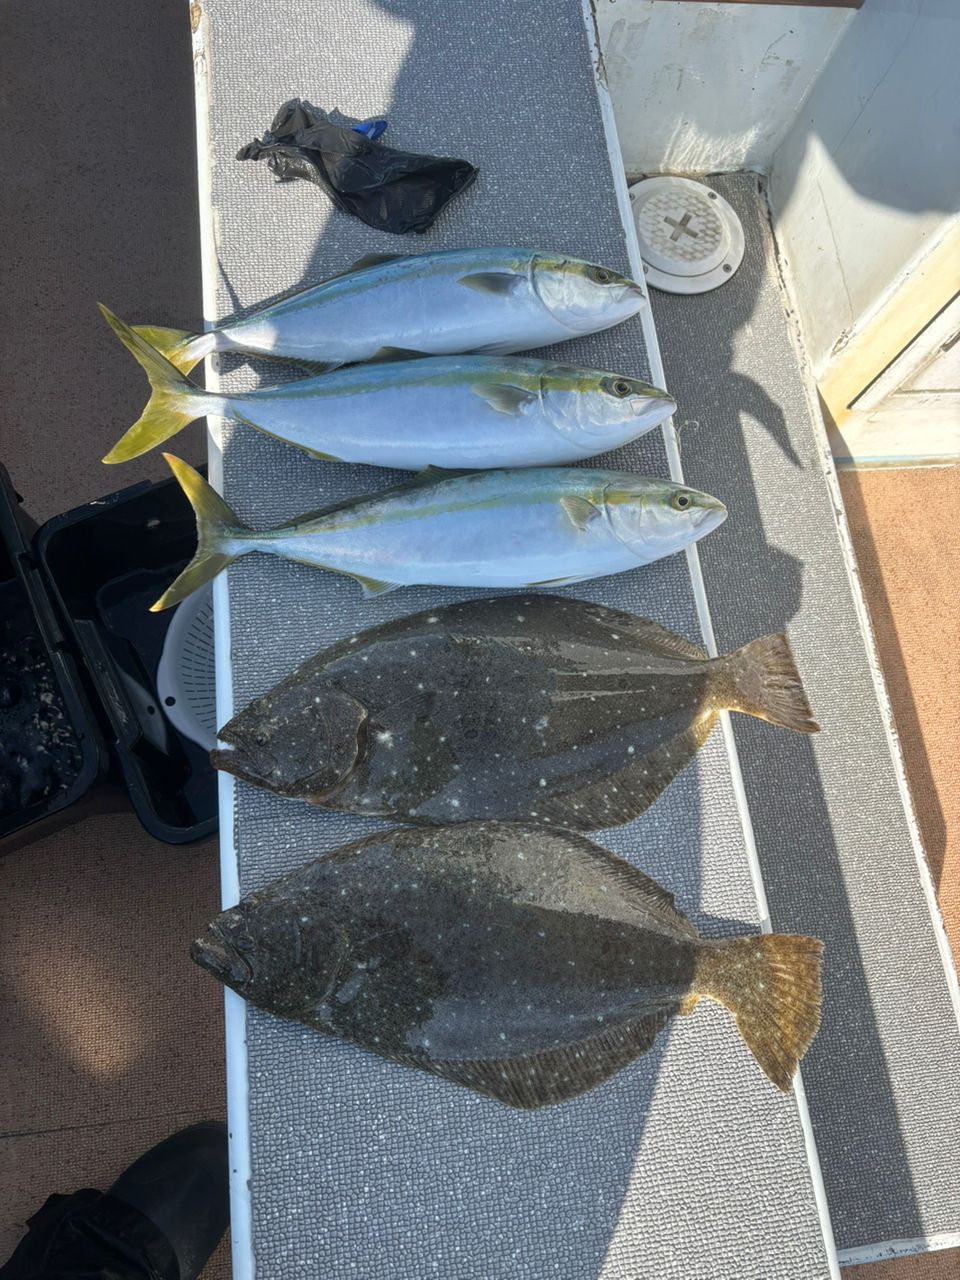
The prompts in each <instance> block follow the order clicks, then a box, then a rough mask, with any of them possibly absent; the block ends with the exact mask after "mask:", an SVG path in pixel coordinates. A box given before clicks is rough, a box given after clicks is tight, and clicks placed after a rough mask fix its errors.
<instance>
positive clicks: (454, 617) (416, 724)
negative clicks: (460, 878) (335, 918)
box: [211, 595, 817, 831]
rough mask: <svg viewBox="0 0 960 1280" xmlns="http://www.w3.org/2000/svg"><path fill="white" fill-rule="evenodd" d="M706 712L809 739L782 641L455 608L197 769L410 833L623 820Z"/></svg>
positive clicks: (230, 739)
mask: <svg viewBox="0 0 960 1280" xmlns="http://www.w3.org/2000/svg"><path fill="white" fill-rule="evenodd" d="M724 708H726V709H729V710H734V711H742V712H745V713H746V714H747V715H752V716H758V717H760V718H761V719H764V720H770V721H772V722H773V723H775V724H779V725H784V726H786V727H787V728H790V729H796V730H799V731H801V732H804V733H812V732H813V731H815V730H816V728H817V726H816V725H815V724H814V722H813V720H812V719H811V716H810V708H809V706H808V705H807V700H806V697H805V695H804V692H803V687H802V685H801V683H800V677H799V676H798V674H797V671H796V667H795V665H794V662H793V658H792V656H791V653H790V648H789V645H788V643H787V640H786V637H785V636H765V637H763V638H762V639H759V640H755V641H753V642H752V643H751V644H748V645H746V646H745V647H744V648H742V649H739V650H738V651H737V652H736V653H732V654H728V655H726V656H723V657H720V658H714V659H709V658H707V657H706V655H705V654H704V653H703V651H702V650H701V649H699V648H697V647H696V646H695V645H693V644H691V643H690V642H689V641H688V640H685V639H684V638H683V637H682V636H679V635H675V634H674V633H673V632H671V631H668V630H666V628H664V627H662V626H660V625H659V624H658V623H656V622H651V621H650V620H649V619H647V618H637V617H634V616H632V615H631V614H628V613H623V612H621V611H619V610H616V609H606V608H603V607H602V606H600V605H596V604H588V603H586V602H585V601H582V600H574V599H568V598H563V597H560V596H550V595H536V596H529V597H527V596H521V595H513V596H501V597H498V598H495V599H490V600H470V601H467V602H466V603H461V604H452V605H447V606H445V607H444V608H440V609H435V610H428V611H426V612H423V613H418V614H415V615H413V616H412V617H409V618H401V619H399V620H397V621H395V622H388V623H386V624H384V625H383V626H379V627H375V628H373V629H372V630H370V631H365V632H361V633H360V634H359V635H354V636H350V637H348V638H347V639H346V640H342V641H340V642H339V643H337V644H335V645H333V646H332V647H331V648H329V649H326V650H325V651H324V652H322V653H320V654H318V655H317V656H316V657H314V658H311V659H309V660H308V661H307V662H305V663H304V664H303V665H302V666H301V667H300V668H299V669H298V670H297V671H295V672H294V673H293V675H291V676H290V677H289V678H288V679H286V680H284V681H282V682H281V683H280V684H278V685H275V686H274V688H272V689H271V690H270V691H269V692H268V693H266V694H264V695H263V696H262V697H260V698H258V699H257V700H256V701H254V702H252V703H251V704H250V705H249V706H248V707H247V708H246V709H245V710H244V711H242V712H241V713H240V714H239V715H237V716H235V717H234V718H233V719H232V720H231V721H230V723H229V724H227V725H226V726H225V727H224V728H223V729H222V730H221V731H220V738H221V740H222V741H223V742H224V743H225V744H226V747H225V749H223V750H218V751H214V752H213V753H212V756H211V758H212V760H213V762H214V764H215V765H216V766H217V768H219V769H225V770H227V771H228V772H230V773H233V774H235V775H236V776H237V777H238V778H242V779H244V780H245V781H247V782H252V783H254V784H256V785H257V786H261V787H268V788H270V789H271V790H273V791H276V792H278V793H279V794H280V795H285V796H291V797H294V798H299V799H303V800H308V801H311V802H312V803H313V804H317V805H322V806H324V807H325V808H328V809H340V810H345V811H347V812H350V813H360V814H379V815H383V816H385V817H392V818H400V819H404V820H406V821H412V822H427V823H448V822H463V821H472V820H480V819H495V820H510V821H533V822H538V823H557V824H559V825H561V826H565V827H571V828H574V829H577V830H581V831H596V830H599V829H601V828H603V827H610V826H617V825H619V824H621V823H624V822H629V821H630V820H631V819H633V818H635V817H637V815H638V814H640V813H642V812H643V811H644V810H645V809H646V808H647V807H648V806H649V805H651V804H652V803H653V801H654V800H655V799H656V798H657V796H658V795H659V794H660V792H661V791H662V790H663V789H664V787H666V786H667V784H668V783H669V782H670V781H671V779H673V778H674V777H676V775H677V774H678V773H679V772H680V770H681V769H682V768H683V767H684V765H686V764H687V763H688V761H690V760H691V759H692V758H693V756H694V755H695V754H696V752H697V750H698V749H699V748H700V747H701V746H702V744H703V743H704V742H705V741H706V739H707V737H708V735H709V734H710V732H711V730H712V729H713V727H714V725H715V724H716V723H717V719H718V716H719V713H720V711H721V710H723V709H724Z"/></svg>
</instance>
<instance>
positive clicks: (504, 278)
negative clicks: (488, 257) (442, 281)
mask: <svg viewBox="0 0 960 1280" xmlns="http://www.w3.org/2000/svg"><path fill="white" fill-rule="evenodd" d="M525 281H526V276H518V275H514V274H513V272H512V271H473V272H471V273H470V275H466V276H461V277H460V283H461V284H465V285H466V286H467V288H468V289H476V291H477V292H478V293H489V294H493V295H494V296H496V297H499V298H506V297H509V296H510V294H511V293H513V292H514V290H516V289H519V288H521V287H522V286H523V284H524V283H525Z"/></svg>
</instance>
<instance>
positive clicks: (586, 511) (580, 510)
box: [560, 494, 600, 532]
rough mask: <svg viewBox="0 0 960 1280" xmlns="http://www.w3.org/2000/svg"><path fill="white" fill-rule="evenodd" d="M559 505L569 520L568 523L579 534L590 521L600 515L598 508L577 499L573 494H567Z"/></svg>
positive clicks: (585, 500)
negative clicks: (578, 530)
mask: <svg viewBox="0 0 960 1280" xmlns="http://www.w3.org/2000/svg"><path fill="white" fill-rule="evenodd" d="M560 505H561V507H563V509H564V511H565V512H566V513H567V516H568V517H569V519H570V523H571V524H572V525H573V526H574V527H575V528H577V529H580V530H581V532H582V531H583V530H584V529H586V528H587V526H588V525H589V524H590V522H591V521H592V520H596V518H597V516H599V515H600V508H599V507H597V506H594V504H593V503H592V502H589V501H588V500H587V499H586V498H578V497H577V496H576V495H575V494H569V495H568V496H567V497H565V498H561V499H560Z"/></svg>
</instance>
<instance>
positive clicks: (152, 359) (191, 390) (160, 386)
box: [97, 302, 222, 463]
mask: <svg viewBox="0 0 960 1280" xmlns="http://www.w3.org/2000/svg"><path fill="white" fill-rule="evenodd" d="M97 305H98V306H99V308H100V311H101V312H102V314H103V318H104V319H105V320H106V322H107V324H108V325H109V326H110V328H111V329H112V330H113V332H114V333H115V334H116V335H117V337H118V338H119V339H120V341H121V342H122V343H123V345H124V346H125V347H126V348H127V350H128V351H129V352H130V354H131V355H132V356H133V358H134V359H135V360H136V361H137V363H138V364H139V365H140V367H141V368H142V369H143V371H144V373H145V374H146V375H147V378H148V379H149V381H150V386H151V389H152V390H151V395H150V399H149V400H148V401H147V407H146V408H145V409H144V411H143V413H142V414H141V415H140V417H139V418H138V419H137V421H136V422H135V423H134V424H133V426H132V427H131V428H130V430H129V431H128V432H127V433H126V435H124V436H123V437H122V438H121V439H120V440H119V441H118V442H117V443H116V444H115V445H114V446H113V448H112V449H111V450H110V452H109V453H108V454H107V455H106V457H105V458H104V459H103V461H104V462H110V463H112V462H128V461H129V460H130V459H131V458H138V457H139V456H140V455H141V454H142V453H148V452H149V451H150V450H151V449H153V448H154V447H155V446H156V445H158V444H161V443H162V442H163V441H164V440H169V439H170V437H171V436H175V435H176V434H177V432H178V431H182V430H183V428H184V427H185V426H187V425H188V424H189V423H191V422H193V420H194V419H195V418H199V417H201V416H202V415H203V414H205V413H208V412H212V411H214V410H216V409H218V408H220V407H221V405H222V399H221V397H219V396H215V395H210V394H208V393H207V392H206V391H204V390H203V389H202V388H201V387H195V386H194V385H193V383H192V382H188V381H187V379H186V378H185V377H184V376H183V374H181V373H180V372H179V371H178V370H177V369H175V368H174V366H173V365H172V364H171V363H170V361H169V360H167V359H166V358H165V357H164V356H162V355H161V354H160V352H159V351H155V350H154V348H153V347H151V346H150V344H149V342H146V341H145V340H144V339H143V338H141V337H140V335H139V334H137V333H135V332H134V331H133V329H131V328H130V326H129V325H126V324H124V323H123V321H122V320H121V319H120V318H119V316H115V315H114V314H113V312H112V311H110V310H109V309H108V308H107V307H105V306H104V305H103V303H102V302H101V303H97Z"/></svg>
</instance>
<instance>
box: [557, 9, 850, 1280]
mask: <svg viewBox="0 0 960 1280" xmlns="http://www.w3.org/2000/svg"><path fill="white" fill-rule="evenodd" d="M582 3H583V13H584V22H585V23H586V27H587V38H588V41H589V43H590V52H591V59H592V61H593V66H594V71H595V80H596V89H597V97H598V98H599V100H600V114H601V116H602V118H603V129H604V134H605V135H606V140H607V152H608V154H609V158H610V168H611V170H612V172H613V180H614V184H615V186H616V190H617V205H618V207H619V209H620V218H621V221H622V222H623V230H624V235H625V237H626V241H627V253H628V254H629V257H630V268H631V274H632V275H633V278H634V279H635V280H643V279H644V270H643V260H642V258H641V256H640V244H639V241H638V239H637V229H636V224H635V223H634V221H633V211H632V209H631V206H630V193H629V190H628V187H627V175H626V172H625V170H624V167H623V160H622V158H621V151H620V143H619V140H618V137H617V125H616V120H615V118H614V113H613V102H612V100H611V98H610V91H609V90H608V88H607V85H606V82H605V80H604V78H603V72H602V68H603V59H602V56H601V54H600V49H599V46H598V44H597V29H596V25H595V18H594V12H593V3H592V0H582ZM647 298H648V301H647V305H646V306H645V307H644V309H643V311H642V312H641V313H640V322H641V325H642V327H643V336H644V339H645V341H646V346H647V356H648V359H649V363H650V380H651V382H652V383H653V384H654V385H655V386H658V387H664V388H666V381H665V379H666V374H665V372H664V368H663V359H662V357H661V355H660V344H659V341H658V339H657V331H656V328H655V326H654V321H653V311H652V309H651V307H650V302H649V291H648V294H647ZM662 431H663V441H664V445H665V447H666V451H667V462H668V465H669V469H670V477H671V479H673V480H675V481H677V482H679V483H683V468H682V465H681V462H680V449H679V446H678V444H677V433H676V430H675V428H674V425H673V418H668V419H667V421H666V422H665V423H664V424H663V427H662ZM686 556H687V567H688V569H689V571H690V583H691V586H692V588H693V598H694V602H695V604H696V608H697V618H698V620H699V622H700V628H701V630H702V632H703V639H704V644H705V646H706V649H707V652H708V653H709V654H711V655H712V656H716V654H717V642H716V637H715V635H714V631H713V620H712V618H711V616H710V605H709V603H708V601H707V593H706V586H705V584H704V580H703V570H702V567H701V564H700V555H699V553H698V551H697V547H696V544H693V545H691V546H689V547H688V548H687V551H686ZM720 724H721V731H722V733H723V739H724V743H725V745H726V748H727V757H728V759H729V761H730V781H731V784H732V786H733V794H734V798H735V800H736V805H737V812H738V813H739V815H740V822H741V825H742V827H743V838H744V846H745V849H746V854H747V861H748V863H749V867H750V878H751V880H752V882H753V889H754V893H755V895H756V899H757V909H758V911H759V914H760V927H761V929H762V930H763V932H764V933H769V932H770V931H771V926H770V909H769V907H768V905H767V894H766V890H765V889H764V885H763V876H762V875H761V871H760V859H759V857H758V855H757V843H756V838H755V835H754V831H753V822H752V820H751V817H750V808H749V805H748V803H747V794H746V790H745V789H744V785H743V775H742V773H741V771H740V757H739V755H738V754H737V745H736V742H735V741H734V737H733V728H732V726H731V724H730V715H729V712H726V711H724V712H722V713H721V717H720ZM794 1098H795V1100H796V1104H797V1112H798V1114H799V1118H800V1128H801V1130H802V1132H803V1142H804V1148H805V1150H806V1156H807V1164H808V1167H809V1169H810V1181H811V1185H812V1188H813V1197H814V1202H815V1203H816V1206H817V1214H818V1216H819V1219H820V1229H821V1231H822V1232H823V1243H824V1248H825V1251H826V1255H827V1264H828V1266H829V1268H830V1275H831V1276H832V1277H834V1280H840V1262H839V1258H838V1255H837V1246H836V1242H835V1240H834V1237H833V1224H832V1223H831V1221H830V1210H829V1207H828V1205H827V1193H826V1189H825V1187H824V1185H823V1171H822V1170H821V1168H820V1157H819V1155H818V1153H817V1146H816V1142H815V1140H814V1136H813V1125H812V1123H811V1121H810V1112H809V1110H808V1108H807V1095H806V1091H805V1089H804V1087H803V1080H802V1078H801V1074H800V1071H799V1070H798V1071H797V1075H796V1079H795V1081H794Z"/></svg>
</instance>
